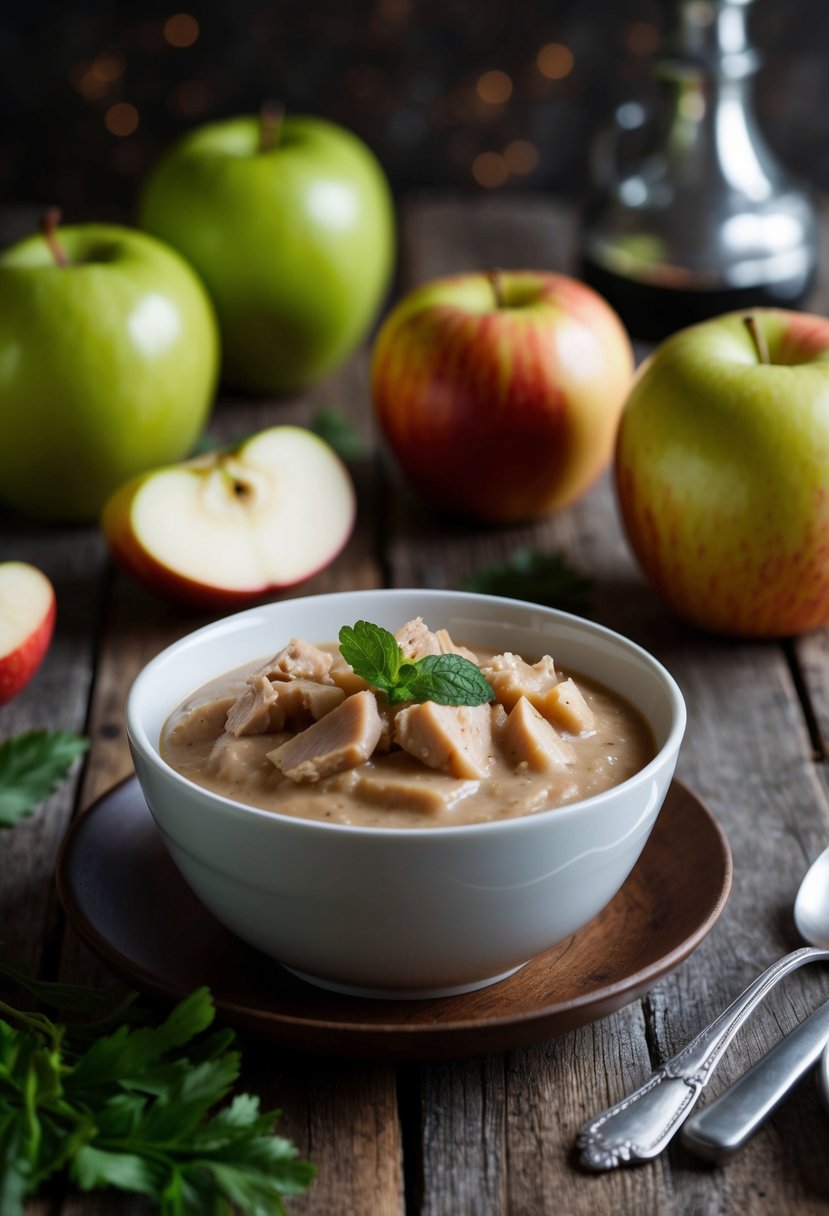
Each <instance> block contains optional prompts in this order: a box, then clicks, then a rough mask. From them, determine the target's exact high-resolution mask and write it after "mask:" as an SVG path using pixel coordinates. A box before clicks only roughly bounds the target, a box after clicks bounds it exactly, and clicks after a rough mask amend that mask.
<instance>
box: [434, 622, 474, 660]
mask: <svg viewBox="0 0 829 1216" xmlns="http://www.w3.org/2000/svg"><path fill="white" fill-rule="evenodd" d="M435 637H436V638H437V640H438V646H440V653H441V654H459V655H460V656H461V658H464V659H469V662H470V663H474V664H475V666H476V667H477V666H478V656H477V655H476V654H473V652H472V651H471V650H468V649H467V647H466V646H458V645H457V644H456V643H455V642H453V641H452V639H451V637H450V636H449V630H448V629H438V631H437V633H436V634H435Z"/></svg>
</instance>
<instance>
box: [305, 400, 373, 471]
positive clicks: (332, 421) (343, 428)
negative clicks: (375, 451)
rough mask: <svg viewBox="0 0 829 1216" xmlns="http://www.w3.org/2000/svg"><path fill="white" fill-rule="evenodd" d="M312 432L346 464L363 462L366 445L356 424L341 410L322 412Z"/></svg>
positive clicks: (313, 424) (313, 425)
mask: <svg viewBox="0 0 829 1216" xmlns="http://www.w3.org/2000/svg"><path fill="white" fill-rule="evenodd" d="M311 430H312V431H313V432H314V434H315V435H319V437H320V439H323V440H324V441H325V442H326V443H327V444H328V446H329V447H330V448H333V449H334V451H335V452H336V453H337V455H338V456H339V457H340V459H341V460H344V461H345V462H346V464H348V463H350V462H352V461H355V460H362V458H363V457H364V456H365V455H366V450H367V449H366V444H365V443H364V442H363V440H362V438H361V436H360V435H359V433H358V431H357V429H356V427H355V426H354V424H353V423H352V422H351V421H350V420H349V419H348V418H346V416H345V414H343V413H342V412H341V411H340V410H336V409H332V408H328V409H324V410H320V412H319V413H318V414H317V416H316V418H315V419H314V421H313V422H312V423H311Z"/></svg>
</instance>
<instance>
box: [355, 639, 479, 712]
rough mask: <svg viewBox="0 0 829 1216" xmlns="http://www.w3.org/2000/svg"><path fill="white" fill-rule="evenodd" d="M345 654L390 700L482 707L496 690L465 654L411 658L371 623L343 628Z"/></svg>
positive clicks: (393, 703) (395, 701) (368, 682)
mask: <svg viewBox="0 0 829 1216" xmlns="http://www.w3.org/2000/svg"><path fill="white" fill-rule="evenodd" d="M339 642H340V654H341V655H342V656H343V658H344V659H345V661H346V663H348V664H350V666H351V667H352V668H353V669H354V671H355V672H356V673H357V675H358V676H362V678H363V679H364V680H365V681H366V683H367V684H370V685H371V686H372V688H376V689H378V690H379V691H380V692H383V693H385V694H386V696H387V697H388V701H389V704H390V705H399V704H401V702H403V701H435V702H437V704H438V705H483V704H485V703H486V702H487V701H491V700H492V696H493V693H492V689H491V687H490V686H489V684H488V682H487V680H486V678H485V677H484V675H483V674H482V672H481V669H480V668H479V667H478V666H477V665H476V664H475V663H473V662H471V661H470V660H469V659H465V658H464V657H463V655H460V654H430V655H425V656H424V657H423V658H422V659H407V658H406V656H405V655H404V653H403V651H402V650H401V649H400V645H399V643H398V641H397V638H396V637H395V636H394V634H393V633H389V631H388V629H383V628H382V626H380V625H374V624H372V623H371V621H357V622H356V623H355V624H354V625H353V626H352V625H343V627H342V629H341V630H340V636H339Z"/></svg>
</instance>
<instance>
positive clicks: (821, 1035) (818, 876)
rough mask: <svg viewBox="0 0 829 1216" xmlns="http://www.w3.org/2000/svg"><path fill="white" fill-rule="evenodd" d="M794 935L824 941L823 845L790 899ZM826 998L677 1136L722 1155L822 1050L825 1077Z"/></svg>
mask: <svg viewBox="0 0 829 1216" xmlns="http://www.w3.org/2000/svg"><path fill="white" fill-rule="evenodd" d="M794 920H795V924H796V925H797V929H798V932H799V933H800V936H801V937H803V938H804V939H805V940H806V941H808V942H811V943H812V945H814V946H820V947H823V948H826V947H829V849H824V851H823V852H822V853H821V854H820V856H819V857H818V858H816V860H815V861H813V862H812V864H811V866H810V867H809V869H808V871H807V872H806V875H805V876H804V878H803V881H802V882H801V884H800V889H799V890H798V892H797V897H796V899H795V903H794ZM827 1042H829V1001H828V1002H826V1004H824V1005H822V1006H821V1007H820V1008H819V1009H816V1010H815V1012H814V1013H813V1014H811V1015H810V1016H809V1017H808V1018H806V1019H805V1021H803V1022H801V1023H800V1025H799V1026H797V1027H796V1028H795V1029H794V1030H793V1031H791V1033H790V1034H788V1035H786V1036H785V1038H783V1039H781V1041H780V1042H779V1043H778V1044H777V1045H776V1046H775V1047H773V1048H772V1049H771V1051H769V1052H767V1053H766V1055H764V1056H763V1058H762V1059H761V1060H758V1062H757V1063H756V1064H755V1065H754V1066H753V1067H752V1068H750V1069H749V1070H748V1071H747V1072H746V1073H744V1074H743V1076H742V1077H740V1078H739V1080H737V1081H735V1082H734V1084H733V1085H730V1086H729V1088H728V1089H726V1090H725V1091H724V1093H722V1094H720V1096H719V1097H718V1098H715V1099H714V1101H713V1102H709V1103H708V1105H707V1106H705V1107H704V1108H703V1109H702V1110H701V1111H699V1113H698V1114H695V1115H693V1116H692V1117H691V1118H690V1119H689V1120H688V1122H687V1123H686V1124H685V1126H684V1128H683V1129H682V1142H683V1144H684V1145H685V1146H686V1147H687V1148H689V1149H691V1151H692V1152H695V1153H697V1154H698V1155H699V1156H702V1157H706V1158H707V1159H708V1160H709V1161H719V1162H721V1161H724V1160H726V1159H727V1158H728V1157H730V1156H732V1155H733V1154H734V1153H735V1152H737V1150H738V1149H741V1148H742V1147H743V1145H744V1144H746V1142H747V1141H748V1140H749V1139H750V1138H751V1137H752V1136H753V1135H754V1133H755V1132H756V1131H757V1130H758V1128H759V1127H760V1126H761V1125H762V1124H763V1123H765V1121H766V1119H768V1117H769V1116H770V1115H771V1114H772V1113H773V1111H775V1110H776V1109H777V1107H778V1106H779V1105H780V1103H781V1102H782V1101H783V1100H784V1098H785V1097H786V1096H787V1095H788V1094H789V1093H790V1092H791V1090H792V1089H793V1088H794V1086H795V1085H796V1084H797V1082H798V1081H799V1080H800V1078H801V1077H802V1076H803V1075H804V1074H805V1073H807V1072H808V1071H809V1069H810V1068H811V1067H812V1066H813V1065H814V1064H815V1063H816V1062H817V1060H818V1058H819V1057H820V1056H821V1055H823V1062H822V1068H821V1073H820V1079H821V1081H822V1083H823V1089H824V1094H826V1093H827V1086H826V1082H827V1079H829V1048H827V1046H826V1045H827Z"/></svg>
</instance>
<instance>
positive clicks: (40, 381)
mask: <svg viewBox="0 0 829 1216" xmlns="http://www.w3.org/2000/svg"><path fill="white" fill-rule="evenodd" d="M57 235H58V239H59V241H60V243H61V245H62V246H63V248H64V250H65V252H66V254H67V255H68V257H69V259H70V262H71V264H70V265H68V266H59V265H57V264H56V263H55V261H54V258H53V257H52V254H51V253H50V251H49V248H48V246H47V244H46V242H45V241H44V239H43V237H42V236H33V237H29V238H26V239H25V240H23V241H21V242H20V243H19V244H17V245H15V246H13V247H12V248H11V249H9V250H7V251H6V252H4V253H3V254H2V255H0V499H2V500H3V501H5V502H6V503H8V504H9V505H10V506H12V507H15V508H16V509H17V510H19V511H22V512H24V513H26V514H29V515H34V516H38V517H41V518H44V519H63V520H86V519H93V518H95V517H96V516H97V514H98V512H99V511H100V509H101V506H102V505H103V503H104V501H105V499H106V498H107V497H108V495H109V494H110V493H112V491H113V490H114V489H115V488H116V487H117V486H118V485H120V484H121V483H122V482H123V481H124V480H125V479H126V478H128V477H131V476H132V475H133V474H135V473H138V472H140V471H141V470H142V469H146V468H149V467H151V466H153V465H157V464H161V463H164V462H166V461H170V460H178V459H179V458H180V457H182V456H184V455H186V454H187V452H189V451H190V450H191V449H192V446H193V443H194V441H195V439H196V438H197V436H198V435H199V433H200V432H201V430H202V428H203V426H204V423H205V420H206V418H207V415H208V412H209V409H210V406H211V404H212V401H213V394H214V390H215V384H216V377H217V368H218V333H217V329H216V322H215V316H214V314H213V310H212V306H211V304H210V300H209V298H208V296H207V294H206V292H205V290H204V288H203V286H202V284H201V283H200V282H199V280H198V278H197V276H196V275H195V274H194V272H193V271H192V269H191V268H190V267H189V266H188V265H187V264H186V263H185V262H184V260H183V259H182V258H181V257H180V256H179V255H178V254H177V253H175V252H174V251H173V250H172V249H168V248H166V247H165V246H164V245H163V244H161V243H160V242H159V241H157V240H155V238H153V237H150V236H147V235H146V234H144V233H141V232H137V231H132V230H129V229H126V228H121V227H116V226H113V225H93V224H90V225H80V226H77V227H66V228H60V229H59V230H58V234H57Z"/></svg>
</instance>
